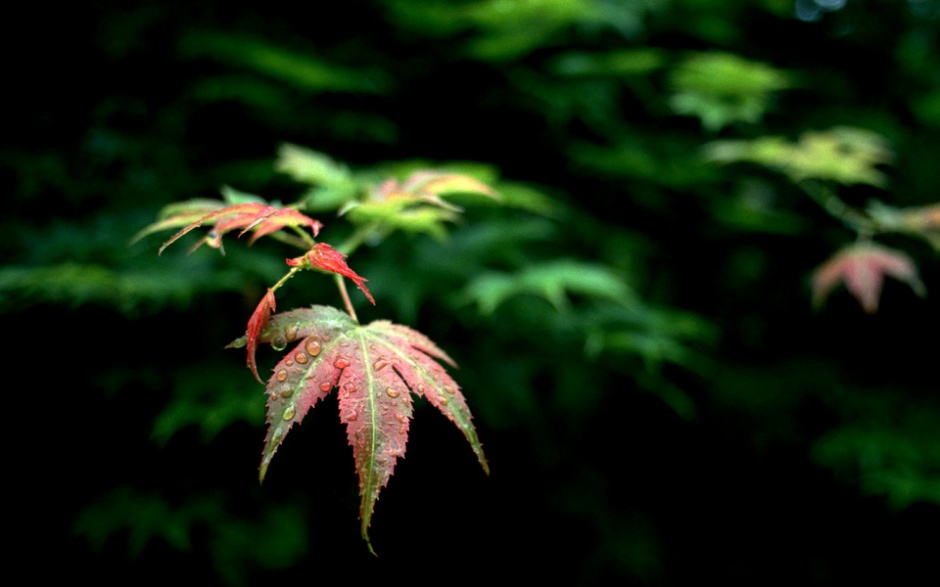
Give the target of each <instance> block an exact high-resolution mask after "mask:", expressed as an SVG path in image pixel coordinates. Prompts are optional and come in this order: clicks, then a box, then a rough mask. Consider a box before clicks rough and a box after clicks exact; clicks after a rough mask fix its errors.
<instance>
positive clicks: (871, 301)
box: [812, 241, 926, 314]
mask: <svg viewBox="0 0 940 587" xmlns="http://www.w3.org/2000/svg"><path fill="white" fill-rule="evenodd" d="M885 275H889V276H891V277H894V278H895V279H899V280H901V281H903V282H905V283H907V284H908V285H910V286H911V288H912V289H913V290H914V292H915V293H917V295H919V296H923V295H925V293H926V290H925V288H924V284H923V283H922V282H921V280H920V277H919V276H918V274H917V267H916V266H915V265H914V262H913V261H912V260H911V258H910V257H908V256H907V255H906V254H904V253H902V252H901V251H898V250H895V249H891V248H888V247H884V246H881V245H876V244H874V243H871V242H864V241H863V242H859V243H855V244H852V245H849V246H847V247H843V248H842V249H840V250H839V251H838V252H836V254H835V255H833V256H832V257H830V258H829V259H828V260H826V261H825V262H824V263H823V264H822V265H820V266H819V267H817V268H816V270H815V271H814V272H813V277H812V288H813V305H814V306H816V307H819V306H821V305H822V303H823V302H824V301H825V300H826V298H827V297H828V296H829V294H830V293H831V292H832V290H833V289H834V288H835V287H836V286H837V285H838V284H839V283H840V282H844V283H845V286H846V288H847V289H848V290H849V292H850V293H851V294H852V295H853V296H855V299H857V300H858V302H859V303H860V304H861V305H862V308H864V310H865V311H866V312H868V313H869V314H874V313H875V312H877V311H878V300H879V298H880V297H881V289H882V286H883V284H884V276H885Z"/></svg>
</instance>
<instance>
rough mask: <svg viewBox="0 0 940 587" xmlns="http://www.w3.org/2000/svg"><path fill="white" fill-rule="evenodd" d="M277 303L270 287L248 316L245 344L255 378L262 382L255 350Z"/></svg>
mask: <svg viewBox="0 0 940 587" xmlns="http://www.w3.org/2000/svg"><path fill="white" fill-rule="evenodd" d="M275 304H276V302H275V299H274V291H272V290H271V288H268V292H267V293H266V294H264V297H263V298H261V301H260V302H258V307H256V308H255V311H254V312H252V314H251V317H250V318H248V330H246V331H245V338H246V341H245V344H246V347H247V350H248V358H247V363H248V366H249V367H250V368H251V372H252V373H253V374H254V376H255V379H257V380H258V382H260V383H263V381H261V377H260V376H259V375H258V367H257V365H256V363H255V350H256V349H257V348H258V336H259V335H260V334H261V330H262V329H263V328H264V327H265V325H267V323H268V320H270V319H271V312H273V311H274V310H275V309H276V305H275ZM285 344H286V343H285Z"/></svg>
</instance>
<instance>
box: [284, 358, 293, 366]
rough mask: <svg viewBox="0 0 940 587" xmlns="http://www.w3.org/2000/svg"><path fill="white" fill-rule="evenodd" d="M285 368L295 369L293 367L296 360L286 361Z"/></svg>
mask: <svg viewBox="0 0 940 587" xmlns="http://www.w3.org/2000/svg"><path fill="white" fill-rule="evenodd" d="M284 366H285V367H293V366H294V359H287V360H286V361H284Z"/></svg>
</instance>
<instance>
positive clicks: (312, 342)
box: [304, 336, 320, 357]
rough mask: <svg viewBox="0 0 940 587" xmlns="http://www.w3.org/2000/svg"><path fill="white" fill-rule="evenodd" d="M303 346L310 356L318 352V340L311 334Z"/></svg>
mask: <svg viewBox="0 0 940 587" xmlns="http://www.w3.org/2000/svg"><path fill="white" fill-rule="evenodd" d="M304 348H305V349H307V352H308V353H310V356H313V357H315V356H317V355H319V354H320V341H319V340H317V339H316V338H314V337H312V336H311V337H310V338H308V339H307V342H306V344H304Z"/></svg>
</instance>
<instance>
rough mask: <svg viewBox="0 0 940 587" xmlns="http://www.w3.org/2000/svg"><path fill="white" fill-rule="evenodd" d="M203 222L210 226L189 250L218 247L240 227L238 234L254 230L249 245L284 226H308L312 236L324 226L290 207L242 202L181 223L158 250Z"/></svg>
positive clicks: (161, 249) (161, 250)
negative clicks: (226, 236)
mask: <svg viewBox="0 0 940 587" xmlns="http://www.w3.org/2000/svg"><path fill="white" fill-rule="evenodd" d="M204 224H210V225H213V229H212V230H211V231H210V232H209V234H208V235H206V236H205V237H203V238H202V239H200V240H199V241H198V242H197V243H196V244H195V245H193V247H192V248H191V249H190V251H193V250H195V249H197V248H199V247H200V246H202V245H203V244H208V245H209V246H211V247H214V248H220V247H221V240H222V236H223V235H225V233H227V232H229V231H232V230H235V229H237V228H240V229H242V230H241V232H240V233H239V235H238V236H242V235H243V234H245V233H246V232H248V231H250V230H253V231H254V234H253V235H252V237H251V238H250V239H249V241H248V244H249V245H250V244H252V243H254V242H255V241H256V240H257V239H259V238H260V237H262V236H267V235H269V234H271V233H273V232H276V231H278V230H280V229H282V228H284V227H286V226H307V227H309V228H310V230H311V231H312V232H313V236H317V234H319V232H320V228H321V227H322V226H323V225H322V224H321V223H320V222H319V221H317V220H314V219H313V218H310V217H309V216H306V215H305V214H302V213H300V212H298V211H297V210H294V209H293V208H278V207H277V206H270V205H267V204H262V203H260V202H243V203H241V204H234V205H232V206H226V207H224V208H221V209H219V210H215V211H213V212H210V213H209V214H206V215H205V216H203V217H201V218H199V219H198V220H196V221H194V222H191V223H190V224H188V225H186V226H184V227H183V228H182V229H180V230H179V231H178V232H177V233H176V234H174V235H173V236H172V237H170V239H169V240H167V241H166V242H165V243H163V245H161V246H160V250H159V251H158V253H162V252H163V250H164V249H165V248H167V247H168V246H170V245H171V244H173V243H174V242H176V241H177V240H179V239H180V238H181V237H182V236H183V235H185V234H187V233H188V232H190V231H192V230H193V229H195V228H198V227H200V226H202V225H204Z"/></svg>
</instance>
